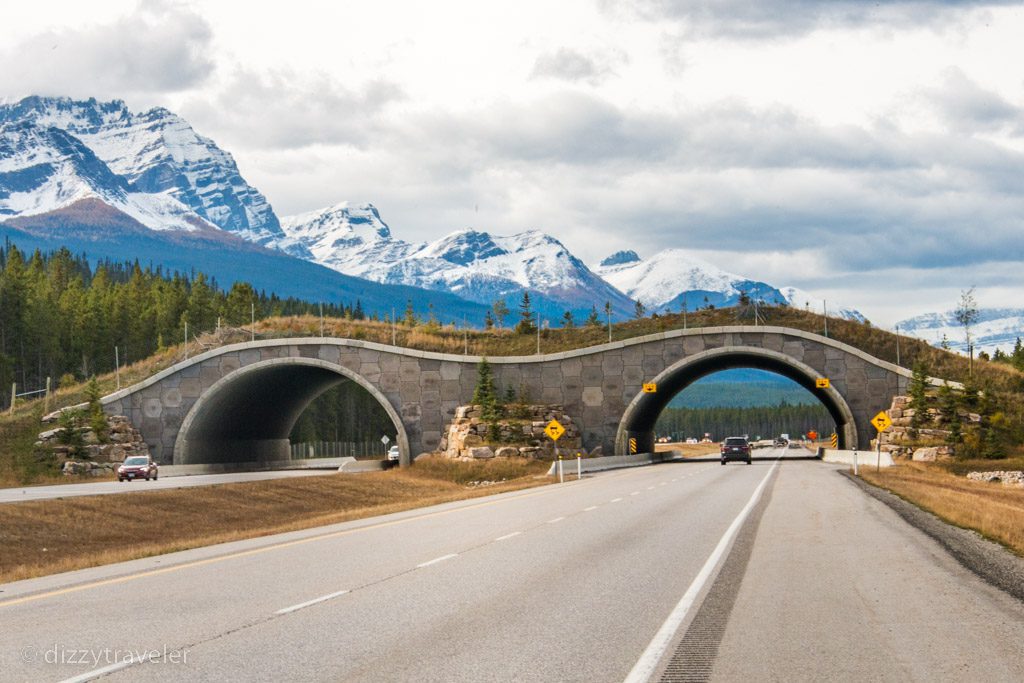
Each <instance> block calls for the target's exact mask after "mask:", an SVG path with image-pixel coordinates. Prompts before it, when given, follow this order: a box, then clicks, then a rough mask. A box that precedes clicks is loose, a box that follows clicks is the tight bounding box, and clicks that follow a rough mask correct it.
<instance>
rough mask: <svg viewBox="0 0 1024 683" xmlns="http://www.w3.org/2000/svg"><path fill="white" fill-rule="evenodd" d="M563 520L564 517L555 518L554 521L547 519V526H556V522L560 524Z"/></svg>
mask: <svg viewBox="0 0 1024 683" xmlns="http://www.w3.org/2000/svg"><path fill="white" fill-rule="evenodd" d="M563 519H565V517H555V518H554V519H549V520H548V524H557V523H558V522H561V521H562V520H563Z"/></svg>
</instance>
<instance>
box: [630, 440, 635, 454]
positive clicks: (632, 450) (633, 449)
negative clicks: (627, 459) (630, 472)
mask: <svg viewBox="0 0 1024 683" xmlns="http://www.w3.org/2000/svg"><path fill="white" fill-rule="evenodd" d="M629 454H630V455H636V439H630V440H629Z"/></svg>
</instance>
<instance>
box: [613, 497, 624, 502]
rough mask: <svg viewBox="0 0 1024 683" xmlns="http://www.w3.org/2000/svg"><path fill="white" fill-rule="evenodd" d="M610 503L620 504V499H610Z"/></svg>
mask: <svg viewBox="0 0 1024 683" xmlns="http://www.w3.org/2000/svg"><path fill="white" fill-rule="evenodd" d="M612 502H613V503H621V502H622V499H621V498H612Z"/></svg>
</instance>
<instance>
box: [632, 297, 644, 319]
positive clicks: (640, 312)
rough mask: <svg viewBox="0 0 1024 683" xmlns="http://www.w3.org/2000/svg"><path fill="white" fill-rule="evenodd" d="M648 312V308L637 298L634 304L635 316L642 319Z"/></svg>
mask: <svg viewBox="0 0 1024 683" xmlns="http://www.w3.org/2000/svg"><path fill="white" fill-rule="evenodd" d="M646 314H647V308H646V307H645V306H644V305H643V304H642V303H640V299H637V300H636V301H635V302H634V304H633V317H634V318H636V319H637V320H641V319H642V318H643V317H644V315H646Z"/></svg>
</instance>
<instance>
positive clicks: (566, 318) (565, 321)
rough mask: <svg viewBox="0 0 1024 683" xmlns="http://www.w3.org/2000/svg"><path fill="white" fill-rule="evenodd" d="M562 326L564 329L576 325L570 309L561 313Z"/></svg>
mask: <svg viewBox="0 0 1024 683" xmlns="http://www.w3.org/2000/svg"><path fill="white" fill-rule="evenodd" d="M562 327H564V328H566V329H572V328H574V327H576V321H575V320H573V317H572V311H566V312H565V313H563V314H562Z"/></svg>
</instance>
